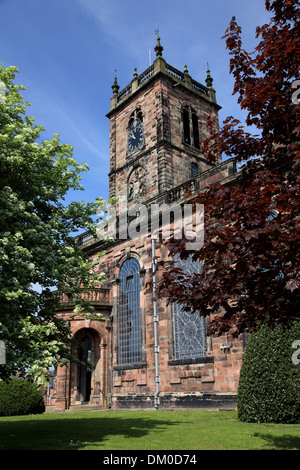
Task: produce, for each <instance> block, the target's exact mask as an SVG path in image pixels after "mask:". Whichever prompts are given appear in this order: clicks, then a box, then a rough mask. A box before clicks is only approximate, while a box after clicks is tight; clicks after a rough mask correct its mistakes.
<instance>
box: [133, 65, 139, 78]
mask: <svg viewBox="0 0 300 470" xmlns="http://www.w3.org/2000/svg"><path fill="white" fill-rule="evenodd" d="M137 77H138V73H137V68H136V67H135V68H134V71H133V78H137Z"/></svg>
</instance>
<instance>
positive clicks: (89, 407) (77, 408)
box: [66, 403, 104, 411]
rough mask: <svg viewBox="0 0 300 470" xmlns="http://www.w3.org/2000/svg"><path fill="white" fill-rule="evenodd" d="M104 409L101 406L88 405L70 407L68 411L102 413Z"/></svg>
mask: <svg viewBox="0 0 300 470" xmlns="http://www.w3.org/2000/svg"><path fill="white" fill-rule="evenodd" d="M103 409H104V408H103V406H101V405H90V404H89V403H87V404H85V405H70V407H69V408H68V409H67V410H66V411H101V410H103Z"/></svg>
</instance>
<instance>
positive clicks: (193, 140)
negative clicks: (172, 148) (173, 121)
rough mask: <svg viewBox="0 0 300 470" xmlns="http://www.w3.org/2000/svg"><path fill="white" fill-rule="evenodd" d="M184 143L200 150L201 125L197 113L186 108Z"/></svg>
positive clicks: (184, 110) (184, 109)
mask: <svg viewBox="0 0 300 470" xmlns="http://www.w3.org/2000/svg"><path fill="white" fill-rule="evenodd" d="M182 121H183V142H184V143H185V144H188V145H192V146H193V147H195V148H196V149H199V148H200V136H199V123H198V116H197V113H196V111H194V110H193V109H190V108H189V107H188V106H185V107H184V108H183V110H182Z"/></svg>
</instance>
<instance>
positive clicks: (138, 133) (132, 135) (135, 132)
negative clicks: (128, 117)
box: [128, 119, 145, 155]
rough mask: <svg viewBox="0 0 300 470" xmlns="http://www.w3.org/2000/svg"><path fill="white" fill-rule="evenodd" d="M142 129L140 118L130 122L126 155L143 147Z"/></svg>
mask: <svg viewBox="0 0 300 470" xmlns="http://www.w3.org/2000/svg"><path fill="white" fill-rule="evenodd" d="M144 144H145V138H144V129H143V124H142V122H141V120H140V119H134V121H133V122H132V123H131V124H130V127H129V132H128V155H132V154H133V153H135V152H136V151H137V150H141V149H142V148H143V147H144Z"/></svg>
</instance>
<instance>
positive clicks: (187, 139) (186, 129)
mask: <svg viewBox="0 0 300 470" xmlns="http://www.w3.org/2000/svg"><path fill="white" fill-rule="evenodd" d="M182 119H183V141H184V143H185V144H190V143H191V135H190V113H189V110H188V108H183V112H182Z"/></svg>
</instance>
